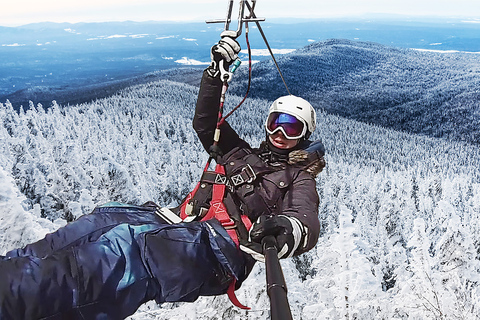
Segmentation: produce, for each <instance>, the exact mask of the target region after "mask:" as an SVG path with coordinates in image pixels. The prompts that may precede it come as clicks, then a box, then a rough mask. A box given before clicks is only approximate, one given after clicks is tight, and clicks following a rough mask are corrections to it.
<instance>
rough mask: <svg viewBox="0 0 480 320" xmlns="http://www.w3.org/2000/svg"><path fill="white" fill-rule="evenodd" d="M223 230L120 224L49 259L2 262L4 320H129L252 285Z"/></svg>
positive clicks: (0, 287) (213, 225)
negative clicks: (143, 310)
mask: <svg viewBox="0 0 480 320" xmlns="http://www.w3.org/2000/svg"><path fill="white" fill-rule="evenodd" d="M244 263H245V262H244V260H243V254H242V253H241V252H240V251H239V250H238V249H237V248H236V247H235V244H234V243H233V241H232V240H231V239H229V238H228V234H227V233H226V232H225V230H224V229H222V228H221V227H220V226H219V224H218V223H204V222H192V223H187V224H176V225H167V224H146V225H136V226H131V225H128V224H120V225H117V226H116V227H114V228H112V229H111V230H109V231H108V232H106V233H104V234H103V235H102V236H100V237H99V238H98V239H97V241H94V242H88V243H83V244H82V245H79V246H75V247H70V248H68V249H63V250H57V251H56V252H54V253H52V254H51V255H48V256H46V257H45V258H38V257H33V256H25V257H14V258H10V259H7V260H1V261H0V275H1V277H2V281H0V318H2V317H4V318H7V319H10V318H12V319H16V318H29V319H36V318H42V317H50V316H55V315H56V316H58V318H69V319H77V318H78V319H95V318H97V317H98V316H100V315H103V316H105V318H108V319H123V318H125V317H127V316H128V315H130V314H132V313H134V312H135V310H137V308H138V307H139V306H140V305H141V304H142V303H144V302H146V301H148V300H151V299H155V300H156V301H157V302H159V303H162V302H167V301H168V302H175V301H194V300H196V299H197V298H198V296H199V295H217V294H223V293H225V292H226V290H227V288H228V286H229V283H230V281H231V280H232V274H235V273H238V274H235V277H237V278H238V279H239V280H240V282H241V281H242V280H243V279H244V278H245V277H246V274H245V273H244V272H245V269H246V268H245V264H244Z"/></svg>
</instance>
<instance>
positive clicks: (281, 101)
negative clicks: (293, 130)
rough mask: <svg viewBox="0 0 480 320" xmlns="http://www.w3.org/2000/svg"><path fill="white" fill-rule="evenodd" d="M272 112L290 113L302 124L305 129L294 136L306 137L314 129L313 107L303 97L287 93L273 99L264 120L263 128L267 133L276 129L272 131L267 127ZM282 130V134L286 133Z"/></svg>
mask: <svg viewBox="0 0 480 320" xmlns="http://www.w3.org/2000/svg"><path fill="white" fill-rule="evenodd" d="M274 113H286V114H289V115H292V116H294V117H295V118H297V119H298V120H300V121H301V122H302V123H303V124H304V126H305V129H304V130H303V132H302V133H301V135H300V136H298V137H294V138H305V139H308V138H309V137H310V135H311V134H312V133H313V131H314V130H315V127H316V119H317V115H316V113H315V109H313V107H312V105H311V104H310V103H309V102H308V101H307V100H305V99H302V98H300V97H296V96H294V95H289V96H283V97H280V98H278V99H277V100H275V101H274V102H273V103H272V105H271V106H270V110H269V111H268V117H267V120H266V121H265V128H266V130H267V133H269V134H272V133H273V132H275V131H277V130H276V129H275V130H273V131H272V130H269V128H268V125H269V119H271V115H272V114H274ZM281 130H282V129H281ZM282 131H283V133H284V134H286V132H285V130H282Z"/></svg>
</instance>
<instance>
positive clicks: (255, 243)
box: [240, 215, 307, 262]
mask: <svg viewBox="0 0 480 320" xmlns="http://www.w3.org/2000/svg"><path fill="white" fill-rule="evenodd" d="M270 235H271V236H274V237H275V239H276V241H277V250H278V257H279V258H289V257H291V256H293V253H294V252H295V251H296V250H297V249H298V248H299V247H300V246H303V245H304V241H305V240H306V238H307V228H306V227H305V226H304V225H303V224H302V223H301V222H300V221H299V220H298V219H297V218H294V217H288V216H285V215H278V216H260V217H259V218H258V219H257V221H256V222H255V223H254V224H253V225H252V228H251V229H250V232H249V239H248V240H249V241H248V242H246V243H242V244H241V245H240V249H241V250H242V251H244V252H246V253H248V254H250V255H251V256H252V257H253V258H255V259H256V260H258V261H261V262H265V256H264V255H263V247H262V239H263V238H264V237H265V236H270Z"/></svg>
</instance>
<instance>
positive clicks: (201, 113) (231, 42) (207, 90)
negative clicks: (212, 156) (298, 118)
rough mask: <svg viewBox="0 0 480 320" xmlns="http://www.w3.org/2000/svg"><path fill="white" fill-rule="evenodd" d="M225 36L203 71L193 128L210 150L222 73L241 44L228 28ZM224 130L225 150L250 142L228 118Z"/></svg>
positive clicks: (221, 130)
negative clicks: (234, 128) (237, 131)
mask: <svg viewBox="0 0 480 320" xmlns="http://www.w3.org/2000/svg"><path fill="white" fill-rule="evenodd" d="M221 37H222V38H221V40H220V41H219V42H218V44H216V45H214V46H213V47H212V49H211V58H212V63H211V65H210V66H209V67H208V68H207V69H206V70H205V71H204V73H203V77H202V81H201V84H200V91H199V93H198V99H197V105H196V108H195V116H194V118H193V128H194V129H195V132H196V133H197V135H198V137H199V139H200V141H201V142H202V145H203V147H204V148H205V150H207V152H210V146H211V145H212V144H213V137H214V133H215V129H216V126H217V121H218V110H219V107H220V97H221V95H222V87H223V81H222V79H221V77H222V73H223V72H225V70H224V69H225V68H226V69H227V70H226V71H228V67H229V65H230V64H231V63H232V62H233V61H234V60H235V59H237V57H238V53H239V52H240V45H239V44H238V42H237V41H235V39H234V38H232V34H230V33H229V32H228V31H224V32H222V34H221ZM220 132H221V133H220V140H219V142H218V146H219V148H220V150H221V151H222V152H223V153H224V154H225V153H228V152H229V151H230V150H232V149H233V148H235V147H248V146H249V145H248V144H247V143H246V142H245V141H244V140H242V139H240V137H239V136H238V134H237V133H236V132H235V130H233V129H232V127H230V125H229V124H228V123H227V122H223V124H222V126H221V127H220Z"/></svg>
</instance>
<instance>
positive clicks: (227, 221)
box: [201, 164, 243, 248]
mask: <svg viewBox="0 0 480 320" xmlns="http://www.w3.org/2000/svg"><path fill="white" fill-rule="evenodd" d="M215 173H217V174H220V175H223V176H224V177H225V168H224V167H223V166H222V165H221V164H217V165H216V166H215ZM225 178H226V177H225ZM225 180H226V179H225ZM225 187H226V185H225V182H224V183H214V184H213V190H212V200H211V201H210V208H209V209H208V212H207V214H206V215H205V217H203V219H202V220H201V221H206V220H210V219H213V218H215V219H217V220H218V221H219V222H220V224H221V225H222V226H223V227H224V228H225V230H227V232H228V235H229V236H230V237H231V238H232V240H233V242H235V244H236V245H237V248H238V247H239V245H240V242H239V240H238V235H237V232H236V231H235V227H236V226H235V221H233V220H232V218H230V215H229V214H228V212H227V208H226V207H225V204H224V203H223V198H224V197H225ZM242 220H243V219H242Z"/></svg>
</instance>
